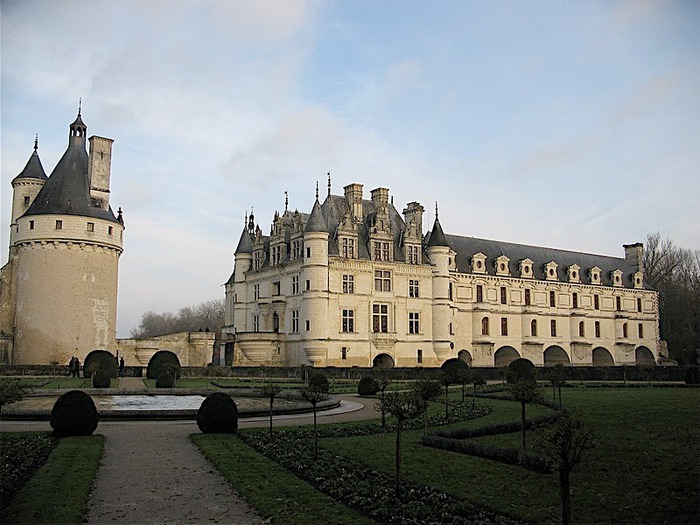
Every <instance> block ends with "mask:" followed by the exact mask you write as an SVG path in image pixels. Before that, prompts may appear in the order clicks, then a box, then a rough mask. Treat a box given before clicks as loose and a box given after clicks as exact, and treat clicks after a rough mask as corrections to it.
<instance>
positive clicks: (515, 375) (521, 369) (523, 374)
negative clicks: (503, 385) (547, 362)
mask: <svg viewBox="0 0 700 525" xmlns="http://www.w3.org/2000/svg"><path fill="white" fill-rule="evenodd" d="M508 372H510V375H509V376H506V377H507V379H508V382H509V383H511V382H516V381H519V380H521V379H525V380H534V379H535V373H536V370H535V365H533V364H532V361H530V360H529V359H523V358H522V357H521V358H519V359H516V360H515V361H513V362H512V363H511V364H509V365H508Z"/></svg>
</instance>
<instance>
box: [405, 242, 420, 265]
mask: <svg viewBox="0 0 700 525" xmlns="http://www.w3.org/2000/svg"><path fill="white" fill-rule="evenodd" d="M408 264H420V250H419V249H418V246H413V245H409V246H408Z"/></svg>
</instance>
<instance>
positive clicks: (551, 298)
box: [549, 290, 557, 306]
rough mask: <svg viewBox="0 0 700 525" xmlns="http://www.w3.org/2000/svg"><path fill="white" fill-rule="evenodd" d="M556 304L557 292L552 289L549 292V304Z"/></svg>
mask: <svg viewBox="0 0 700 525" xmlns="http://www.w3.org/2000/svg"><path fill="white" fill-rule="evenodd" d="M556 305H557V294H556V292H555V291H554V290H550V292H549V306H556Z"/></svg>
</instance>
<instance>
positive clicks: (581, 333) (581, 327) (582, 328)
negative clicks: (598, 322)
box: [578, 321, 586, 337]
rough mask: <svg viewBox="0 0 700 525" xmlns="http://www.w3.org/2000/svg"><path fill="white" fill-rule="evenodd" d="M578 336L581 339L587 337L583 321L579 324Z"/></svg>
mask: <svg viewBox="0 0 700 525" xmlns="http://www.w3.org/2000/svg"><path fill="white" fill-rule="evenodd" d="M578 335H579V337H584V336H585V335H586V328H585V326H584V324H583V321H579V323H578Z"/></svg>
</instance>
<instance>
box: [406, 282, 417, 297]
mask: <svg viewBox="0 0 700 525" xmlns="http://www.w3.org/2000/svg"><path fill="white" fill-rule="evenodd" d="M408 296H409V297H418V296H419V289H418V279H409V280H408Z"/></svg>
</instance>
